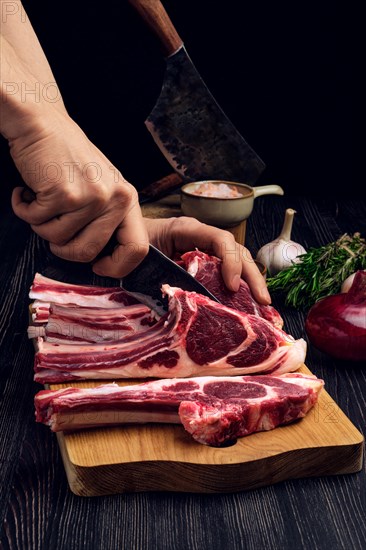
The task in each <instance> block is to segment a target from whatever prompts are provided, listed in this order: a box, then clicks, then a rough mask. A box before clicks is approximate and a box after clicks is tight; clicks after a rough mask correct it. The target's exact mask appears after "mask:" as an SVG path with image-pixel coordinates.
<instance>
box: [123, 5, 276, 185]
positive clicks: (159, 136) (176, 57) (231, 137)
mask: <svg viewBox="0 0 366 550" xmlns="http://www.w3.org/2000/svg"><path fill="white" fill-rule="evenodd" d="M129 2H130V4H131V5H132V6H133V7H134V8H135V9H136V11H137V12H138V14H139V15H140V16H141V17H142V19H143V20H144V22H145V23H146V24H147V25H148V27H149V28H150V29H151V30H152V31H153V32H154V33H155V35H156V36H157V37H158V39H159V41H160V43H161V45H162V47H163V53H164V55H165V56H166V71H165V76H164V82H163V86H162V90H161V93H160V96H159V98H158V100H157V102H156V104H155V107H154V108H153V110H152V111H151V113H150V115H149V116H148V117H147V119H146V121H145V125H146V127H147V129H148V130H149V131H150V133H151V135H152V137H153V138H154V141H155V143H156V144H157V145H158V147H159V149H160V150H161V151H162V153H163V154H164V156H165V157H166V159H167V160H168V162H169V163H170V164H171V165H172V166H173V168H174V170H175V171H176V172H178V173H179V174H180V175H181V176H182V177H183V178H184V179H185V181H201V180H205V179H222V180H226V181H237V182H241V183H247V184H249V185H253V184H254V183H255V182H256V180H257V179H258V177H259V176H260V174H261V173H262V171H263V170H264V169H265V164H264V162H263V160H262V159H261V158H260V157H259V156H258V155H257V153H256V152H255V151H254V150H253V149H252V148H251V147H250V146H249V145H248V143H247V142H246V141H245V139H244V138H243V137H242V136H241V135H240V133H239V132H238V130H237V129H236V128H235V127H234V125H233V124H232V122H231V121H230V120H229V119H228V117H227V116H226V115H225V113H224V112H223V111H222V109H221V107H220V106H219V105H218V103H217V102H216V100H215V99H214V97H213V96H212V94H211V93H210V91H209V90H208V88H207V86H206V84H205V83H204V81H203V80H202V78H201V76H200V75H199V73H198V71H197V69H196V68H195V66H194V65H193V63H192V61H191V59H190V57H189V55H188V53H187V51H186V49H185V47H184V44H183V41H182V39H181V38H180V36H179V34H178V33H177V31H176V29H175V27H174V26H173V23H172V21H171V20H170V18H169V16H168V14H167V13H166V11H165V9H164V6H163V5H162V3H161V2H160V0H129Z"/></svg>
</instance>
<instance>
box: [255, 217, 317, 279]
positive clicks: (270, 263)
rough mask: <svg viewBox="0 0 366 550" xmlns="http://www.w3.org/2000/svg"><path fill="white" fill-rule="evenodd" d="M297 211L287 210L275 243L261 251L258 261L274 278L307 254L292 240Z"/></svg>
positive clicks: (269, 244)
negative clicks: (302, 255) (301, 255)
mask: <svg viewBox="0 0 366 550" xmlns="http://www.w3.org/2000/svg"><path fill="white" fill-rule="evenodd" d="M295 214H296V211H295V210H294V209H293V208H287V210H286V213H285V220H284V223H283V227H282V231H281V233H280V234H279V236H278V237H277V239H275V240H274V241H272V242H270V243H267V244H265V245H264V246H262V248H260V249H259V251H258V254H257V257H256V260H257V261H258V262H262V263H263V264H265V265H266V266H267V270H268V275H269V276H270V277H273V276H274V275H276V274H277V273H278V272H279V271H282V269H285V268H286V267H291V266H292V265H293V263H296V262H298V261H299V258H298V256H300V254H306V250H305V248H304V247H303V246H302V245H301V244H299V243H295V242H294V241H292V240H291V231H292V223H293V220H294V215H295Z"/></svg>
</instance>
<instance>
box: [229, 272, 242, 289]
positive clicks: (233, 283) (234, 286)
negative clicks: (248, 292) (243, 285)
mask: <svg viewBox="0 0 366 550" xmlns="http://www.w3.org/2000/svg"><path fill="white" fill-rule="evenodd" d="M240 281H241V278H240V275H238V274H236V275H234V277H233V278H232V281H231V288H232V289H233V291H234V292H238V290H239V287H240Z"/></svg>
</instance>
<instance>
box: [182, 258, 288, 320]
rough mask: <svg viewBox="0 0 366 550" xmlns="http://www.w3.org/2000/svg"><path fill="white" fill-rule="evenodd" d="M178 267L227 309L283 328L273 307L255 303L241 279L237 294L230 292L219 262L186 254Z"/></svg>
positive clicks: (279, 316)
mask: <svg viewBox="0 0 366 550" xmlns="http://www.w3.org/2000/svg"><path fill="white" fill-rule="evenodd" d="M179 263H180V265H182V266H183V267H185V269H186V270H187V271H188V273H190V274H191V275H192V276H193V277H195V278H196V279H197V281H199V282H200V283H201V284H203V285H204V286H205V287H206V288H207V289H208V290H209V291H210V292H211V293H212V294H213V295H214V296H216V298H218V299H219V300H220V302H221V303H222V304H225V305H226V306H228V307H231V308H233V309H237V310H238V311H243V312H244V313H250V314H251V315H258V316H260V317H263V318H264V319H267V321H269V322H270V323H272V324H273V325H274V326H275V327H277V328H282V327H283V319H282V317H281V315H280V314H279V313H278V311H277V310H276V309H275V308H274V307H273V306H263V305H260V304H258V303H257V302H256V300H255V299H254V298H253V295H252V293H251V291H250V288H249V286H248V284H247V283H246V282H245V281H244V280H243V279H242V280H241V283H240V288H239V290H238V292H232V291H231V290H229V289H228V288H227V287H226V286H225V283H224V280H223V278H222V275H221V263H222V262H221V260H220V259H219V258H216V257H215V256H209V255H208V254H205V253H204V252H200V251H192V252H186V253H185V254H183V255H182V256H181V258H180V262H179Z"/></svg>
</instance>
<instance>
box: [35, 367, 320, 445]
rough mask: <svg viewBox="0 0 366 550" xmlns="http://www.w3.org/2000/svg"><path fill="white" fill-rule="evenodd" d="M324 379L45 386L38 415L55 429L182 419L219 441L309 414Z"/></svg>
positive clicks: (198, 434)
mask: <svg viewBox="0 0 366 550" xmlns="http://www.w3.org/2000/svg"><path fill="white" fill-rule="evenodd" d="M323 385H324V382H323V380H320V379H318V378H316V377H315V376H313V375H305V374H300V373H293V374H285V375H282V376H266V375H263V376H234V377H219V378H217V377H200V378H190V379H186V380H178V379H174V380H157V381H153V382H147V383H143V384H138V385H134V386H125V387H120V386H118V385H117V384H106V385H102V386H99V387H96V388H90V389H80V388H66V389H61V390H43V391H40V392H39V393H38V394H37V395H36V397H35V407H36V420H37V422H42V423H44V424H47V425H48V426H50V427H51V429H52V430H53V431H66V430H77V429H81V428H86V427H89V428H90V427H96V426H110V425H116V424H123V423H146V422H164V423H182V424H183V426H184V428H185V429H186V430H187V432H189V433H190V434H191V435H192V437H193V438H194V439H195V440H196V441H198V442H199V443H203V444H206V445H212V446H215V447H218V446H220V445H222V444H225V443H227V442H231V441H233V440H236V438H238V437H242V436H245V435H249V434H251V433H253V432H259V431H265V430H272V429H273V428H275V427H276V426H279V425H281V424H288V423H290V422H292V421H294V420H296V419H298V418H302V417H304V416H305V415H306V414H307V412H308V411H309V410H310V409H311V407H313V405H314V404H315V403H316V402H317V399H318V394H319V392H320V390H321V389H322V387H323Z"/></svg>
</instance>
